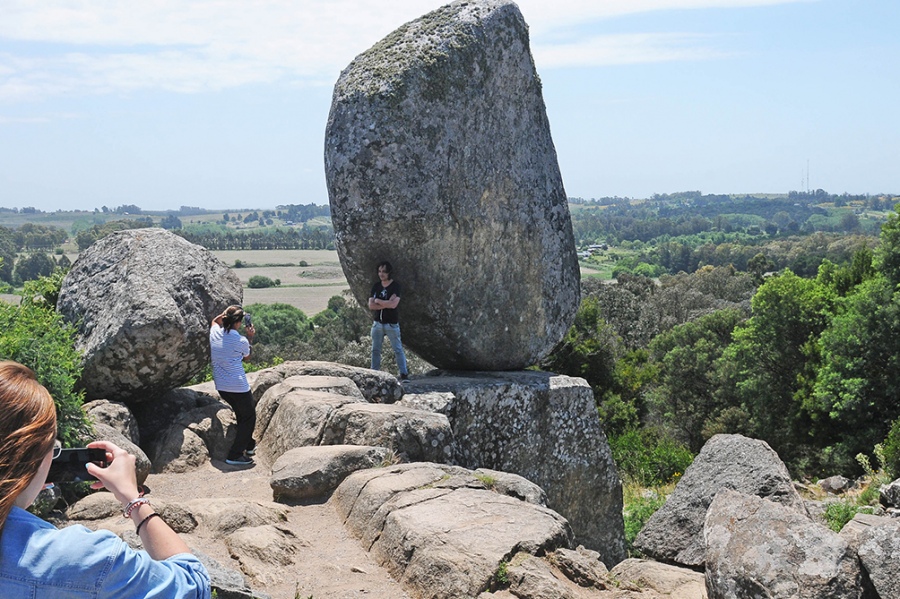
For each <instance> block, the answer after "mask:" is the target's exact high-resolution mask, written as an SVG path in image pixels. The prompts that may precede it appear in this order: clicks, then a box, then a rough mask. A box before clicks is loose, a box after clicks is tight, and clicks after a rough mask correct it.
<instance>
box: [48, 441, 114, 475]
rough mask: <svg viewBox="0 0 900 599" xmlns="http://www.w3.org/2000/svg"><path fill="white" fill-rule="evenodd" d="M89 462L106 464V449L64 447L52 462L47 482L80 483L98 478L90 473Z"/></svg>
mask: <svg viewBox="0 0 900 599" xmlns="http://www.w3.org/2000/svg"><path fill="white" fill-rule="evenodd" d="M88 462H94V463H95V464H97V465H98V466H106V450H104V449H99V448H87V447H76V448H72V449H62V450H60V452H59V456H57V457H56V458H54V459H53V461H52V462H50V472H48V473H47V482H48V483H80V482H85V481H91V480H97V478H96V477H94V476H91V475H90V474H88V471H87V464H88Z"/></svg>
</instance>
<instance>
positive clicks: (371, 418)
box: [321, 403, 454, 462]
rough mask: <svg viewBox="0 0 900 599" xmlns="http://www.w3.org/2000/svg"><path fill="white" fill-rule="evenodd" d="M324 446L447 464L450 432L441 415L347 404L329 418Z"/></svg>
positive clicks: (450, 450)
mask: <svg viewBox="0 0 900 599" xmlns="http://www.w3.org/2000/svg"><path fill="white" fill-rule="evenodd" d="M321 443H322V444H323V445H332V444H335V445H336V444H347V445H376V446H380V447H386V448H389V449H391V450H392V451H393V452H394V453H395V454H397V455H398V456H401V457H402V459H403V461H407V462H449V461H450V460H452V458H453V454H454V444H453V431H452V430H451V429H450V422H449V421H448V420H447V417H446V416H444V415H443V414H435V413H434V412H427V411H424V410H416V409H413V408H407V407H405V406H402V405H397V404H368V403H349V404H344V405H342V406H341V407H339V408H337V409H335V410H334V411H333V412H331V414H329V416H328V421H327V423H326V425H325V429H324V430H323V433H322V439H321Z"/></svg>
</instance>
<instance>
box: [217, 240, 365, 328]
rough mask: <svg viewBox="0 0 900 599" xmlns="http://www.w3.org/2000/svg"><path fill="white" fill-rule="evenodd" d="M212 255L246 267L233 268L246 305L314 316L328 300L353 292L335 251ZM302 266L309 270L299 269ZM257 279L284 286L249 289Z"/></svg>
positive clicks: (322, 308)
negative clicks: (291, 308) (292, 309)
mask: <svg viewBox="0 0 900 599" xmlns="http://www.w3.org/2000/svg"><path fill="white" fill-rule="evenodd" d="M213 254H214V255H215V256H216V257H217V258H218V259H219V260H221V261H222V262H224V263H225V264H227V265H228V266H233V265H234V264H235V261H237V260H240V261H241V263H242V264H245V265H246V266H245V267H244V268H232V271H233V272H234V273H235V274H236V275H237V276H238V278H239V279H240V280H241V284H242V285H243V286H244V303H245V304H274V303H282V304H290V305H291V306H294V307H295V308H299V309H300V310H303V313H304V314H306V315H307V316H312V315H313V314H318V313H319V312H321V311H322V310H324V309H325V308H326V307H327V306H328V300H329V298H331V297H332V296H334V295H341V293H343V292H344V291H345V290H347V289H349V288H350V287H349V285H347V279H346V278H345V277H344V272H343V271H342V270H341V265H340V261H339V260H338V255H337V252H336V251H334V250H248V251H231V250H229V251H221V252H220V251H216V252H213ZM300 262H305V263H306V264H307V266H300ZM287 265H290V266H287ZM257 275H261V276H265V277H269V278H270V279H273V280H274V279H280V280H281V285H280V286H279V287H268V288H266V289H250V288H249V287H247V283H248V282H249V281H250V277H253V276H257Z"/></svg>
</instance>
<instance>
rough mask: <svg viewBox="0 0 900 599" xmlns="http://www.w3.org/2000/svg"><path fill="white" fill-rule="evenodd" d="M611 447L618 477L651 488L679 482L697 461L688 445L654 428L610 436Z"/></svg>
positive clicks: (633, 430)
mask: <svg viewBox="0 0 900 599" xmlns="http://www.w3.org/2000/svg"><path fill="white" fill-rule="evenodd" d="M609 446H610V449H611V450H612V454H613V459H614V460H615V462H616V466H617V467H618V469H619V474H620V475H624V476H625V477H627V478H629V479H630V480H632V481H634V482H637V483H639V484H641V485H644V486H648V487H651V486H658V485H663V484H667V483H669V482H672V481H675V480H677V479H678V478H679V477H680V476H681V475H682V474H683V473H684V471H685V469H686V468H687V467H688V466H690V465H691V462H692V461H693V460H694V456H693V454H692V453H691V452H690V450H688V448H687V447H686V446H685V445H683V444H681V443H679V442H678V441H676V440H674V439H673V438H672V437H670V436H669V435H668V434H666V433H665V432H663V431H661V430H659V429H656V428H652V427H647V428H642V429H631V430H628V431H626V432H624V433H622V434H621V435H616V436H611V437H610V439H609Z"/></svg>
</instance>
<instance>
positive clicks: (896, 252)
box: [874, 205, 900, 286]
mask: <svg viewBox="0 0 900 599" xmlns="http://www.w3.org/2000/svg"><path fill="white" fill-rule="evenodd" d="M898 209H900V205H898V206H897V207H895V208H894V212H892V213H891V214H890V215H889V216H888V219H887V222H886V223H884V224H883V225H882V226H881V234H880V235H879V244H878V248H877V249H876V250H875V260H874V266H875V269H876V270H877V271H878V272H880V273H881V274H883V275H884V276H885V277H886V278H887V280H888V281H890V283H891V284H892V285H894V286H896V285H898V284H900V213H898V212H897V210H898Z"/></svg>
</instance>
